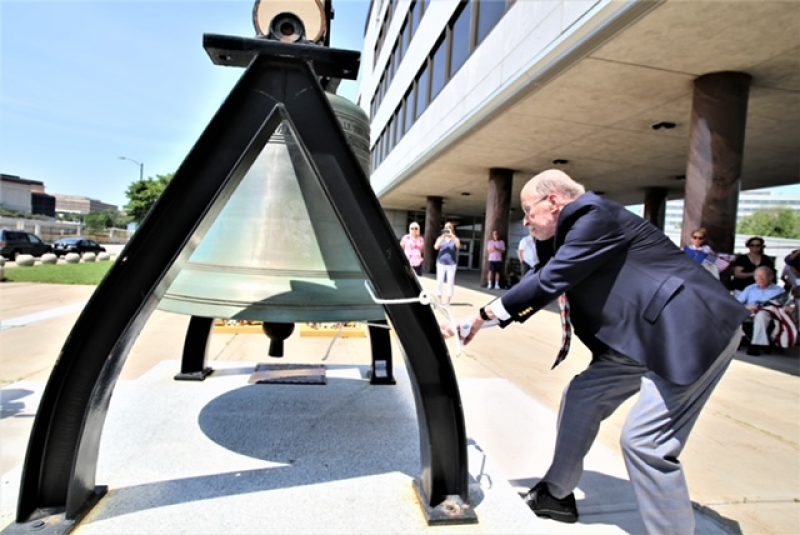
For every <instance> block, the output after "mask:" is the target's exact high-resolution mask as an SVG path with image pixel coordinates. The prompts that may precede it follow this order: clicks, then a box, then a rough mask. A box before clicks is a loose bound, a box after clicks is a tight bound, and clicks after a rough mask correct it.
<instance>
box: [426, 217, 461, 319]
mask: <svg viewBox="0 0 800 535" xmlns="http://www.w3.org/2000/svg"><path fill="white" fill-rule="evenodd" d="M433 248H434V249H436V250H437V251H439V254H438V255H437V256H436V285H437V286H436V296H437V297H438V298H439V301H440V302H441V303H443V304H445V305H449V304H450V300H451V299H452V297H453V290H454V288H455V284H456V282H455V279H456V266H458V250H459V249H461V240H459V239H458V236H456V232H455V227H454V226H453V224H452V223H450V222H448V223H445V225H444V230H443V231H442V235H441V236H439V237H438V238H436V243H434V244H433Z"/></svg>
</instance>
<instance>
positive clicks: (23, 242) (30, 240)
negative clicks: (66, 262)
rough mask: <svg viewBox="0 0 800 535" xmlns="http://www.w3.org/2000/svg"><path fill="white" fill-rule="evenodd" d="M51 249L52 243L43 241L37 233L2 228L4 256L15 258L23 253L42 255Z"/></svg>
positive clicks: (0, 247)
mask: <svg viewBox="0 0 800 535" xmlns="http://www.w3.org/2000/svg"><path fill="white" fill-rule="evenodd" d="M51 251H52V247H51V246H50V244H48V243H45V242H43V241H42V239H41V238H40V237H39V236H37V235H36V234H31V233H30V232H25V231H24V230H7V229H0V255H2V256H3V258H7V259H9V260H15V259H16V258H17V256H18V255H21V254H29V255H33V256H42V255H43V254H45V253H49V252H51Z"/></svg>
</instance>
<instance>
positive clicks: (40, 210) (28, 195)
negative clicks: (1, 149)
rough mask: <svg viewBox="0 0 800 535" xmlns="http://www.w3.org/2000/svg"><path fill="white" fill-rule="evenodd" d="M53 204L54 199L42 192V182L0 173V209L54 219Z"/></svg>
mask: <svg viewBox="0 0 800 535" xmlns="http://www.w3.org/2000/svg"><path fill="white" fill-rule="evenodd" d="M55 204H56V202H55V198H54V197H53V196H52V195H48V194H47V193H45V192H44V182H40V181H38V180H29V179H27V178H20V177H18V176H16V175H7V174H4V173H0V207H2V208H6V209H8V210H14V211H17V212H22V213H26V214H40V215H45V216H49V217H55V215H56V214H55Z"/></svg>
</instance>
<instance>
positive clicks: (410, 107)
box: [403, 84, 414, 134]
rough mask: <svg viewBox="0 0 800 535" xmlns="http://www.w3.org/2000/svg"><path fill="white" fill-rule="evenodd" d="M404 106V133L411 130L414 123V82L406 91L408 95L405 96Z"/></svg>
mask: <svg viewBox="0 0 800 535" xmlns="http://www.w3.org/2000/svg"><path fill="white" fill-rule="evenodd" d="M403 106H404V107H405V116H406V118H405V121H404V122H405V124H404V128H403V133H404V134H405V133H406V132H408V131H409V130H411V125H412V124H414V84H411V88H410V89H409V90H408V93H406V96H405V97H404V98H403Z"/></svg>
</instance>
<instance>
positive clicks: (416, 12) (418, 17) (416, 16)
mask: <svg viewBox="0 0 800 535" xmlns="http://www.w3.org/2000/svg"><path fill="white" fill-rule="evenodd" d="M424 9H425V3H424V2H423V1H422V0H417V1H416V2H414V5H413V6H411V19H412V20H413V21H414V31H416V30H417V28H419V24H420V22H421V21H422V11H423V10H424Z"/></svg>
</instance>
